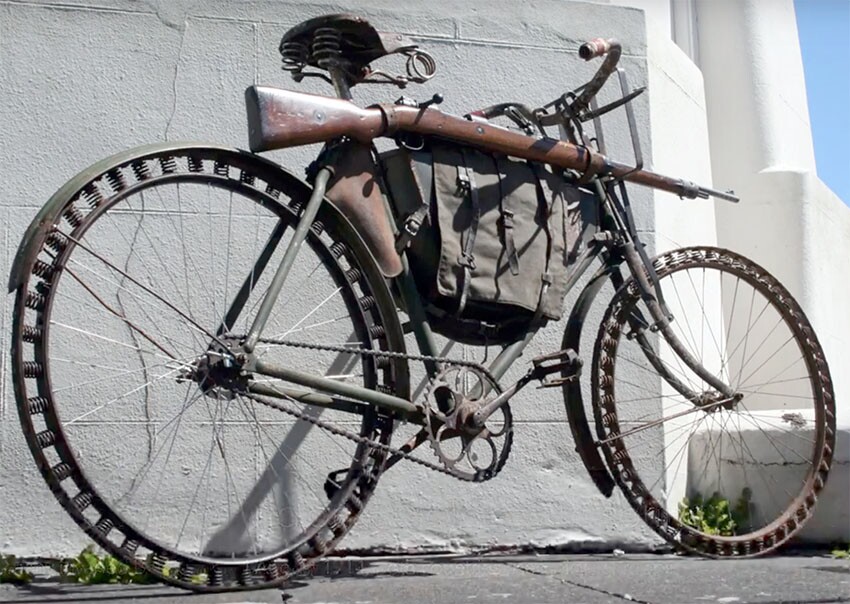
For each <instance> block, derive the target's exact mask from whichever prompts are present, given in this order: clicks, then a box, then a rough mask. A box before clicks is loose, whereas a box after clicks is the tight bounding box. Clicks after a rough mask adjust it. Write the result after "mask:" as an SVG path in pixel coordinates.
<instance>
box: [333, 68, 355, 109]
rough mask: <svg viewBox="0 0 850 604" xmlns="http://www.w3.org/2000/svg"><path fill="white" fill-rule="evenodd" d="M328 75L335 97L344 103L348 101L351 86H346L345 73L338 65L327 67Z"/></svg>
mask: <svg viewBox="0 0 850 604" xmlns="http://www.w3.org/2000/svg"><path fill="white" fill-rule="evenodd" d="M328 73H329V74H330V76H331V81H332V82H333V85H334V91H335V92H336V96H337V97H339V98H341V99H342V100H344V101H350V100H351V86H349V85H348V78H346V77H345V71H344V70H343V69H341V68H340V67H339V66H338V65H329V66H328Z"/></svg>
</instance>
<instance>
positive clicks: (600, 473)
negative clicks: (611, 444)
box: [561, 265, 622, 497]
mask: <svg viewBox="0 0 850 604" xmlns="http://www.w3.org/2000/svg"><path fill="white" fill-rule="evenodd" d="M609 280H611V281H612V282H613V283H614V285H615V287H616V286H617V285H618V283H617V282H618V280H619V281H620V282H622V275H621V274H620V269H619V265H615V266H607V265H606V266H603V267H602V268H600V269H599V270H598V271H596V273H595V274H594V275H593V277H592V278H591V279H590V281H589V282H588V283H587V285H585V286H584V289H583V290H582V291H581V294H579V297H578V299H577V300H576V303H575V306H573V310H572V312H571V313H570V318H569V320H568V321H567V327H566V329H565V330H564V339H563V342H562V343H561V350H567V349H570V348H571V349H573V350H574V351H575V352H576V353H579V345H580V344H581V334H582V331H583V328H584V324H585V323H584V322H585V319H586V318H587V313H588V311H589V310H590V307H591V305H592V304H593V301H594V300H595V299H596V296H597V294H598V293H599V290H600V289H601V288H602V286H603V285H604V284H605V282H606V281H609ZM563 391H564V404H565V405H566V408H567V419H568V420H569V423H570V431H571V432H572V434H573V440H574V441H575V443H576V452H577V453H578V454H579V457H581V461H582V463H584V467H585V468H586V469H587V473H588V474H590V478H591V479H592V480H593V483H594V484H595V485H596V487H597V488H598V489H599V490H600V491H601V492H602V494H603V495H605V496H606V497H610V496H611V493H612V492H613V491H614V478H613V477H612V476H611V473H610V472H609V471H608V468H607V467H606V465H605V463H604V462H603V460H602V456H601V455H599V448H598V447H597V446H596V441H595V440H594V439H593V435H592V434H591V432H590V425H589V423H588V419H587V413H585V410H584V404H583V402H582V397H581V383H580V382H579V380H569V381H567V382H565V383H564V386H563Z"/></svg>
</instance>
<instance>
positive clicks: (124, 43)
mask: <svg viewBox="0 0 850 604" xmlns="http://www.w3.org/2000/svg"><path fill="white" fill-rule="evenodd" d="M343 11H347V12H354V13H358V14H363V15H366V16H368V17H369V18H370V20H371V21H372V22H373V23H374V24H375V25H376V26H377V27H378V28H379V29H382V30H388V31H399V32H403V33H405V34H408V35H410V36H411V37H413V38H414V39H416V40H417V41H419V42H420V43H421V45H422V46H423V47H424V48H425V49H427V50H428V51H430V52H432V53H433V55H434V56H435V58H436V59H437V62H438V65H439V73H438V75H437V77H435V78H434V79H433V80H432V81H431V82H430V83H428V84H427V85H425V86H421V87H415V86H413V87H411V88H409V89H408V90H407V91H406V92H405V94H407V95H409V96H414V97H417V98H420V99H424V98H427V97H430V95H432V94H433V93H435V92H441V93H443V94H444V96H445V98H446V101H445V103H444V105H443V109H444V110H445V111H448V112H454V113H465V112H467V111H469V110H471V109H474V108H477V107H481V106H485V105H488V104H491V103H494V102H498V101H504V100H518V101H523V102H526V103H528V104H531V105H539V104H542V103H545V102H548V101H550V100H552V99H553V98H555V97H556V96H557V95H558V94H560V93H562V92H563V91H564V90H565V89H568V88H572V87H574V86H576V85H578V84H580V83H582V82H584V81H586V79H587V77H588V76H589V75H590V74H591V73H592V72H593V69H594V68H595V67H596V66H595V65H585V64H583V63H582V62H580V61H579V60H578V58H577V57H576V50H577V48H578V45H579V44H580V42H581V41H583V40H585V39H587V38H590V37H596V36H606V37H607V36H614V37H617V38H619V39H620V40H621V41H622V42H623V44H624V58H623V60H622V64H623V65H624V66H625V67H626V68H627V69H628V70H629V72H630V76H631V79H632V82H633V83H634V84H636V85H641V84H643V83H645V82H646V79H647V61H646V44H645V26H644V21H643V13H642V12H640V11H638V10H635V9H625V8H620V7H613V6H609V5H605V4H595V3H579V2H566V1H562V0H542V1H540V2H535V3H533V4H528V3H516V2H513V1H508V0H496V1H492V0H490V1H486V2H485V1H483V0H473V1H471V2H468V3H465V4H464V5H462V6H461V5H460V3H456V2H452V1H449V0H433V1H431V2H427V3H424V2H423V3H398V2H393V1H390V0H368V1H365V2H358V3H356V5H353V6H344V5H339V4H322V3H314V2H310V3H304V2H295V1H292V0H279V1H271V0H266V1H252V2H239V1H235V0H234V1H225V0H216V1H211V2H193V1H178V0H169V1H167V2H166V1H163V2H145V1H138V2H132V1H129V0H89V1H86V2H77V1H75V0H66V1H64V2H49V1H37V0H32V1H27V2H18V1H15V0H5V1H0V141H2V146H0V182H2V183H3V189H2V193H0V224H2V230H0V267H2V270H3V271H4V274H6V273H7V272H8V269H9V266H10V264H11V262H12V260H13V256H14V252H15V246H16V245H17V242H18V240H19V238H20V237H21V235H22V233H23V232H24V229H25V228H26V225H27V224H28V223H29V221H30V220H31V218H32V216H33V215H34V214H35V212H36V211H37V208H38V207H39V206H40V205H41V204H42V203H43V202H44V201H45V200H46V199H47V198H48V197H49V196H50V195H51V194H52V193H53V192H54V191H55V190H56V189H57V188H58V187H59V186H61V184H62V183H63V182H65V181H66V180H67V179H68V178H70V177H71V176H73V175H74V174H75V173H77V172H78V171H79V170H81V169H82V168H84V167H85V166H87V165H89V164H91V163H93V162H94V161H96V160H98V159H100V158H102V157H105V156H106V155H108V154H111V153H114V152H116V151H119V150H121V149H124V148H127V147H131V146H134V145H137V144H141V143H147V142H154V141H160V140H165V139H167V140H206V141H211V142H216V143H221V144H230V145H233V146H237V147H245V146H247V143H246V128H245V118H244V106H243V90H244V89H245V87H246V86H248V85H250V84H252V83H260V84H266V85H272V86H279V87H296V86H295V85H294V83H293V82H292V81H291V80H289V79H288V75H287V74H285V73H284V72H282V71H281V70H280V61H279V56H278V53H277V45H278V42H279V39H280V36H281V34H282V33H283V32H284V31H285V30H287V29H288V28H289V27H291V26H292V25H294V24H296V23H298V22H300V21H302V20H304V19H307V18H309V17H312V16H317V15H320V14H326V13H334V12H343ZM390 62H391V60H390ZM298 89H300V90H305V91H313V92H321V93H324V94H329V93H330V91H329V88H328V87H327V86H326V85H323V84H317V83H315V82H306V83H305V85H304V86H299V87H298ZM399 94H400V93H399V92H398V91H397V90H395V89H393V88H391V87H385V86H375V87H363V89H362V90H359V89H355V100H356V102H358V103H362V104H369V103H372V102H376V101H379V100H381V101H387V100H394V99H395V98H397V97H398V96H399ZM648 102H649V100H648V98H646V97H643V98H641V99H640V100H639V101H638V103H637V109H638V122H639V123H640V124H643V126H642V127H641V138H642V141H643V143H644V152H645V154H646V155H647V156H648V157H650V158H651V147H650V142H651V141H650V133H649V129H648V123H649V119H648ZM612 125H613V129H611V130H610V131H609V132H608V137H609V146H610V149H611V152H612V153H611V154H612V155H613V156H614V157H624V158H625V160H626V161H628V158H629V154H628V153H627V151H626V149H627V148H628V147H627V145H628V141H627V139H626V138H625V136H624V133H625V130H624V126H625V124H624V123H623V121H622V120H620V121H617V120H616V119H615V120H614V121H613V124H612ZM316 150H317V149H316V148H307V149H299V150H295V151H290V152H280V153H273V154H271V157H272V158H274V159H275V160H278V161H280V162H281V163H283V164H284V165H287V166H289V167H290V168H291V169H292V170H293V171H294V172H296V173H300V171H301V167H302V166H305V165H306V164H307V162H308V161H309V160H310V159H312V157H313V156H314V155H315V152H316ZM635 202H636V204H637V207H638V215H639V217H638V219H639V222H640V225H641V228H642V230H644V231H645V232H647V239H650V240H651V231H652V230H653V225H654V219H653V213H652V207H651V203H650V197H649V195H648V194H647V193H646V192H643V191H637V192H636V193H635ZM574 297H575V296H574V295H573V296H571V297H570V298H569V299H568V302H567V303H569V302H570V301H572V299H574ZM11 301H12V298H11V297H6V298H5V299H4V303H3V315H2V325H0V349H2V361H0V371H1V372H2V383H0V389H2V391H0V549H2V550H3V551H6V552H10V553H19V554H61V553H70V552H75V551H78V550H79V548H80V547H81V546H82V545H83V544H84V543H85V541H86V539H85V536H84V535H83V534H82V532H81V531H79V530H78V529H77V528H76V526H75V525H74V524H73V523H72V522H71V520H70V519H68V518H67V517H66V516H65V514H64V513H63V512H62V510H61V509H60V507H59V505H58V504H57V503H56V502H55V501H54V500H53V497H52V495H51V494H50V492H49V490H48V489H47V487H46V486H45V485H44V483H43V481H42V480H41V477H40V476H39V475H38V473H37V470H36V468H35V465H34V463H33V461H32V459H31V457H30V455H29V451H28V450H27V448H26V445H25V443H24V441H23V438H22V437H21V435H20V428H19V424H18V419H17V416H16V411H15V402H14V394H13V392H12V388H11V385H10V383H9V380H8V371H9V360H8V354H7V349H8V347H9V343H8V333H9V330H10V307H11ZM600 310H601V309H600ZM591 324H594V323H591ZM562 329H563V326H562V325H551V326H549V327H548V328H547V329H545V330H544V331H543V332H542V333H541V334H540V336H539V337H538V338H537V340H536V341H535V343H534V344H533V345H532V346H531V347H530V349H529V350H528V352H527V353H526V357H525V358H531V357H532V356H535V355H537V354H541V353H544V352H549V351H552V350H556V349H557V348H558V347H559V343H560V340H561V335H562ZM594 332H595V328H594ZM589 337H592V336H589ZM525 367H526V364H525V363H524V362H521V363H519V364H518V367H517V368H516V370H515V371H513V372H512V373H511V374H509V375H508V376H507V378H506V380H505V382H506V383H509V382H510V381H511V380H512V379H513V378H515V377H517V376H518V374H519V373H520V372H521V371H524V369H525ZM513 408H514V413H515V417H516V419H517V421H518V425H517V429H516V437H515V445H514V451H513V454H512V456H511V459H510V460H509V462H508V465H507V467H506V468H505V470H504V471H503V472H502V474H501V475H500V476H498V477H497V478H496V479H495V480H493V481H491V482H489V483H486V484H483V485H479V486H471V485H467V486H464V485H461V484H459V483H457V482H456V481H454V480H452V479H450V478H447V477H445V476H439V475H435V474H429V473H427V472H426V471H425V470H423V469H421V468H415V467H404V466H399V467H397V468H396V469H394V470H392V471H391V472H390V473H388V474H387V475H386V476H385V477H384V478H383V479H382V483H381V484H380V486H379V488H378V491H377V494H376V496H375V498H374V499H373V500H372V502H371V503H370V506H369V508H368V510H367V512H366V513H365V515H364V516H363V518H362V520H361V521H360V523H359V524H358V525H357V526H356V527H355V529H354V531H353V532H352V534H351V535H350V536H349V537H348V538H347V539H346V541H345V542H344V544H343V546H344V547H370V546H387V547H401V548H407V547H420V546H424V547H434V548H456V547H462V546H465V545H474V544H493V543H500V544H526V543H536V544H541V545H542V544H566V543H586V542H608V543H612V542H617V543H649V542H654V541H655V538H654V537H653V536H651V535H650V533H649V532H648V531H647V530H646V529H645V528H644V527H643V525H642V523H641V522H640V521H639V520H638V518H637V517H636V516H635V515H634V513H633V512H632V511H631V509H630V508H629V507H628V505H627V504H626V503H625V502H624V501H623V500H622V498H621V497H620V496H619V494H615V495H614V497H613V498H611V499H610V500H605V499H604V498H603V497H602V496H601V495H600V494H599V493H598V492H597V491H596V489H595V487H594V486H593V484H592V483H591V482H590V480H589V479H588V477H587V476H586V474H585V472H584V469H583V467H582V465H581V462H580V461H579V458H578V456H577V454H576V453H575V452H574V447H573V443H572V441H571V438H570V432H569V428H568V426H567V424H566V417H565V413H564V407H563V402H562V399H561V394H560V391H559V390H556V389H550V390H533V389H530V390H528V391H526V392H524V393H523V394H522V395H521V396H519V397H517V398H516V402H515V403H514V404H513ZM120 438H121V435H120V431H118V432H115V433H113V434H110V435H109V437H108V439H107V442H105V443H104V447H106V448H108V447H109V446H112V445H114V444H115V443H118V442H120ZM425 453H426V454H427V451H426V452H425Z"/></svg>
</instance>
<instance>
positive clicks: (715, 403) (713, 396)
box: [693, 390, 741, 413]
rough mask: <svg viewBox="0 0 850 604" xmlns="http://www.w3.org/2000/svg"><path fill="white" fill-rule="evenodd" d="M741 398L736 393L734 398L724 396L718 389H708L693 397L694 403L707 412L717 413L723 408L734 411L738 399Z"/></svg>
mask: <svg viewBox="0 0 850 604" xmlns="http://www.w3.org/2000/svg"><path fill="white" fill-rule="evenodd" d="M740 400H741V396H740V395H735V396H733V397H732V398H729V397H724V396H723V395H722V394H720V393H719V392H717V391H716V390H706V391H704V392H702V393H700V394H699V395H698V396H697V397H696V398H695V399H693V403H694V405H696V406H697V407H699V408H700V409H702V410H703V411H704V412H705V413H716V412H717V411H719V410H721V409H726V410H727V411H734V410H735V408H736V407H737V405H738V401H740Z"/></svg>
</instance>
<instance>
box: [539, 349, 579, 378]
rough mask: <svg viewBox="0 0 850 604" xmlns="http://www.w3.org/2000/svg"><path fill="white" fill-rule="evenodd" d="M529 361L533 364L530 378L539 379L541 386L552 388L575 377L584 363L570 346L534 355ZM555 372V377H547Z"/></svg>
mask: <svg viewBox="0 0 850 604" xmlns="http://www.w3.org/2000/svg"><path fill="white" fill-rule="evenodd" d="M531 363H532V365H534V369H533V370H532V378H533V379H536V380H540V387H541V388H554V387H556V386H562V385H563V384H565V383H567V382H569V381H570V380H574V379H577V378H578V377H579V376H581V367H582V365H583V364H584V363H583V361H582V360H581V359H580V358H579V356H578V354H577V353H576V351H575V350H573V349H572V348H567V349H566V350H559V351H557V352H553V353H550V354H544V355H541V356H539V357H535V358H533V359H532V360H531ZM556 373H557V374H559V375H558V376H557V377H548V376H551V375H553V374H556Z"/></svg>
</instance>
